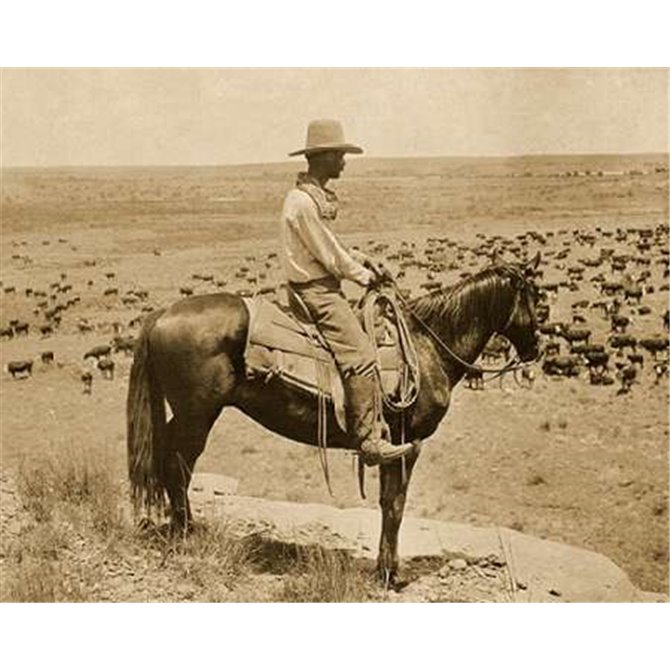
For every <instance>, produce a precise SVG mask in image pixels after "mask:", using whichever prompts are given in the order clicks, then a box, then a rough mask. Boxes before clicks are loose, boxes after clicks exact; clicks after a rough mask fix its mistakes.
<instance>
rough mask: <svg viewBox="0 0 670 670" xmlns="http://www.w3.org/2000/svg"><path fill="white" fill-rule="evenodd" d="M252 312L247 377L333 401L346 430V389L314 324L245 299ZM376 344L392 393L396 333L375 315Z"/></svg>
mask: <svg viewBox="0 0 670 670" xmlns="http://www.w3.org/2000/svg"><path fill="white" fill-rule="evenodd" d="M243 300H244V303H245V305H246V308H247V310H248V312H249V333H248V336H247V344H246V350H245V354H244V359H245V367H246V374H247V376H248V377H249V378H264V379H266V380H270V379H272V378H275V377H278V378H279V379H281V380H282V382H283V383H286V384H288V385H290V386H295V387H298V388H300V389H302V390H303V391H307V392H308V393H311V394H312V395H314V400H315V402H316V401H317V397H318V395H319V394H321V395H323V396H325V397H326V399H328V400H330V401H331V402H332V403H333V406H334V409H335V416H336V417H337V422H338V424H339V426H340V428H341V429H342V430H343V431H345V432H346V421H345V413H344V389H343V387H342V379H341V377H340V374H339V371H338V369H337V366H336V365H335V360H334V358H333V355H332V353H331V351H330V349H329V348H328V345H327V344H326V342H325V341H324V339H323V338H322V337H321V335H320V333H319V331H318V329H317V328H316V326H315V325H314V324H313V323H311V322H307V321H303V320H299V319H298V318H297V317H296V316H294V315H293V314H292V313H291V312H290V311H288V310H285V309H283V308H282V307H280V306H279V305H278V304H276V303H274V302H270V301H269V300H266V299H264V298H262V297H258V296H257V297H255V298H243ZM374 336H375V342H376V346H377V352H378V360H379V366H380V377H381V385H382V390H383V392H384V393H385V394H386V395H388V396H393V394H394V393H396V392H397V390H398V388H399V384H400V376H401V370H402V368H403V360H402V356H401V350H400V346H399V343H398V337H397V331H396V329H395V326H394V325H393V323H392V322H391V320H390V319H387V318H385V317H382V316H381V315H379V316H378V318H376V319H375V333H374Z"/></svg>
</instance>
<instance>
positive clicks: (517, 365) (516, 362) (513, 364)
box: [385, 274, 540, 381]
mask: <svg viewBox="0 0 670 670" xmlns="http://www.w3.org/2000/svg"><path fill="white" fill-rule="evenodd" d="M516 276H517V277H518V278H519V279H520V280H521V287H520V289H519V291H520V292H521V293H523V294H524V297H525V299H526V306H528V296H527V292H528V290H529V288H530V285H529V283H528V280H527V279H526V278H525V277H523V276H522V275H521V274H517V275H516ZM385 280H386V281H389V283H391V284H392V285H393V288H394V289H395V292H396V295H397V296H398V300H399V302H400V303H401V304H402V306H403V307H404V308H405V309H406V310H407V311H408V312H409V313H410V314H411V315H412V316H413V317H414V318H415V319H416V320H417V322H418V323H419V325H420V326H421V327H422V328H423V329H424V330H425V331H426V332H427V333H428V335H429V336H430V337H431V339H432V340H433V341H434V342H435V343H436V344H437V345H438V346H439V347H440V348H441V349H443V350H444V351H445V352H446V353H447V354H449V356H451V357H452V358H453V359H454V360H455V361H456V362H457V363H459V364H460V365H462V366H463V367H465V368H467V369H468V370H473V371H475V372H479V373H482V374H484V373H486V374H493V377H489V381H491V380H493V379H496V378H497V377H500V376H501V375H503V374H506V373H507V372H513V371H515V370H521V369H523V368H527V367H530V366H531V365H534V364H535V363H537V361H538V360H539V358H540V356H539V355H538V356H537V357H536V358H534V359H533V360H532V361H526V362H522V361H521V359H520V358H519V355H518V354H516V356H514V358H512V359H511V360H510V361H509V362H508V363H506V364H505V365H504V366H503V367H502V368H485V367H482V366H481V365H475V364H474V363H468V362H467V361H466V360H463V359H462V358H461V357H460V356H459V355H458V354H457V353H456V352H455V351H454V350H453V349H452V348H451V347H450V346H449V345H448V344H446V342H444V340H442V338H441V337H440V336H439V335H438V334H437V333H436V332H435V331H434V330H433V329H432V328H431V327H430V326H429V325H428V324H427V323H426V322H425V321H424V320H423V319H422V318H421V317H420V316H418V315H417V314H416V312H415V311H414V310H413V309H412V306H411V304H410V303H409V301H408V300H406V299H405V298H404V297H403V295H402V293H401V292H400V290H399V287H398V285H397V283H396V281H395V279H393V278H392V277H385ZM518 300H519V293H517V294H516V297H515V302H514V305H513V306H512V309H511V310H510V315H509V317H508V318H507V321H506V322H505V325H504V326H503V327H502V328H500V329H499V331H497V332H505V331H506V330H507V329H508V328H509V326H510V325H511V323H512V319H513V318H514V315H515V313H516V308H517V305H518Z"/></svg>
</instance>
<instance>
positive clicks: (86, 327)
mask: <svg viewBox="0 0 670 670" xmlns="http://www.w3.org/2000/svg"><path fill="white" fill-rule="evenodd" d="M77 329H78V330H79V332H80V333H82V334H83V333H90V332H91V331H92V330H93V326H92V324H90V323H86V322H84V321H80V322H79V323H78V324H77Z"/></svg>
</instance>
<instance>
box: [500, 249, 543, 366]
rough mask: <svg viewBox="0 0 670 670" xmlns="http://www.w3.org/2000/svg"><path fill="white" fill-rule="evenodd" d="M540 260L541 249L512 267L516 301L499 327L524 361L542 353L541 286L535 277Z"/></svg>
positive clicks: (512, 282) (512, 283)
mask: <svg viewBox="0 0 670 670" xmlns="http://www.w3.org/2000/svg"><path fill="white" fill-rule="evenodd" d="M539 262H540V253H539V252H538V253H537V255H536V256H535V258H533V259H532V260H531V261H528V262H526V263H520V264H515V265H512V266H509V267H510V270H511V271H510V274H509V276H510V281H511V285H512V288H513V290H514V302H513V303H512V308H511V311H510V313H509V317H508V318H507V321H506V322H505V324H504V325H503V327H502V328H501V329H500V330H499V331H498V332H499V333H500V334H501V335H504V336H505V337H506V338H507V339H508V340H509V341H510V342H511V343H512V344H513V345H514V348H515V349H516V351H517V354H518V355H519V358H520V359H521V360H522V361H524V362H525V361H532V360H534V359H536V358H537V357H538V356H539V353H540V348H539V344H540V341H539V335H538V329H537V328H538V324H537V316H536V314H535V308H536V305H537V299H538V290H537V286H536V285H535V283H534V281H533V278H534V276H535V270H536V269H537V266H538V264H539Z"/></svg>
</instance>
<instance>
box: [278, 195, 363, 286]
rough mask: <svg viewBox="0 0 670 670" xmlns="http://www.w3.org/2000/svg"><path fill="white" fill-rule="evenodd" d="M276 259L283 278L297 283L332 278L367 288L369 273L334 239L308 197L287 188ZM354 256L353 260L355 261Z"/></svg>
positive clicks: (355, 254)
mask: <svg viewBox="0 0 670 670" xmlns="http://www.w3.org/2000/svg"><path fill="white" fill-rule="evenodd" d="M280 228H281V233H280V234H281V247H280V260H281V264H282V268H283V270H284V275H285V277H286V279H287V281H289V282H294V283H297V284H300V283H304V282H308V281H312V280H313V279H321V278H323V277H327V276H329V275H330V276H333V277H336V278H337V279H349V280H350V281H353V282H356V283H357V284H360V285H362V286H367V284H368V282H369V281H370V279H371V278H372V273H371V272H370V270H368V269H367V268H365V267H363V265H362V264H361V262H359V260H357V258H358V259H361V260H362V259H363V256H362V255H360V254H357V253H356V252H355V251H351V252H349V251H347V250H346V249H345V248H344V246H343V245H342V244H341V243H340V241H339V240H338V239H337V237H335V234H334V233H333V231H332V230H331V228H330V226H329V225H328V222H327V221H326V220H325V219H323V218H322V217H321V216H320V214H319V209H318V207H317V205H316V203H315V202H314V200H313V199H312V198H311V196H310V195H308V194H307V193H305V192H304V191H302V190H300V189H299V188H294V189H291V190H290V191H289V192H288V194H287V196H286V199H285V200H284V207H283V209H282V214H281V224H280ZM355 257H357V258H355Z"/></svg>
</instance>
